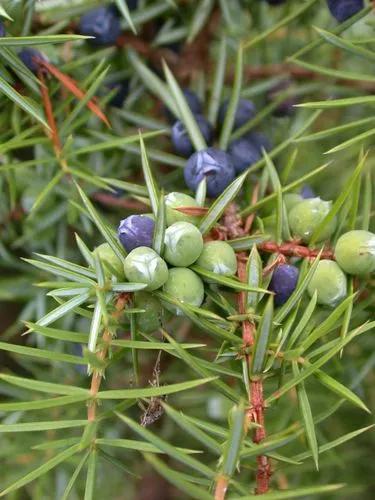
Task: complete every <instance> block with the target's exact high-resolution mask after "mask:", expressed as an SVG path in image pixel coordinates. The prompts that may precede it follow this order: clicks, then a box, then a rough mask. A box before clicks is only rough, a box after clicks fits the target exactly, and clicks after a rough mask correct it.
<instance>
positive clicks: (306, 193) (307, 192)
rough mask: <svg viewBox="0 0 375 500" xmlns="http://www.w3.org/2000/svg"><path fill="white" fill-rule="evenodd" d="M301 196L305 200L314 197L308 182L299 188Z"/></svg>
mask: <svg viewBox="0 0 375 500" xmlns="http://www.w3.org/2000/svg"><path fill="white" fill-rule="evenodd" d="M301 196H302V198H304V199H305V200H306V199H308V198H316V194H315V193H314V191H313V190H312V189H311V187H310V186H309V185H308V184H305V185H304V186H303V188H302V189H301Z"/></svg>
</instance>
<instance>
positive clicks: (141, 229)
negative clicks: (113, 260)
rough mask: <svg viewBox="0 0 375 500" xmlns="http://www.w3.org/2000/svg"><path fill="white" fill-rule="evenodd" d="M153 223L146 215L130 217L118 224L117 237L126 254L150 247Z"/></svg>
mask: <svg viewBox="0 0 375 500" xmlns="http://www.w3.org/2000/svg"><path fill="white" fill-rule="evenodd" d="M154 228H155V222H154V221H153V220H152V219H151V218H150V217H147V216H146V215H130V216H129V217H127V218H126V219H123V220H122V221H121V222H120V225H119V227H118V237H119V240H120V242H121V244H122V245H123V247H124V248H125V250H126V251H127V252H130V251H131V250H133V249H134V248H137V247H151V246H152V239H153V236H154Z"/></svg>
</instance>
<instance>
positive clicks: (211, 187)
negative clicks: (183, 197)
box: [184, 148, 235, 198]
mask: <svg viewBox="0 0 375 500" xmlns="http://www.w3.org/2000/svg"><path fill="white" fill-rule="evenodd" d="M184 177H185V182H186V184H187V186H188V187H189V188H190V189H191V190H193V191H195V190H196V189H197V188H198V186H199V183H200V182H201V181H202V180H203V178H204V177H206V180H207V194H208V196H210V197H211V198H215V197H216V196H218V195H219V194H221V193H222V192H223V191H224V189H225V188H226V187H227V186H228V185H229V184H230V183H231V182H232V181H233V179H234V177H235V170H234V166H233V163H232V160H231V158H230V156H229V155H228V154H227V153H225V152H224V151H222V150H221V149H216V148H207V149H203V150H202V151H198V152H196V153H194V154H193V155H192V156H190V158H189V160H188V161H187V163H186V165H185V169H184Z"/></svg>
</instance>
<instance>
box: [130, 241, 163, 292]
mask: <svg viewBox="0 0 375 500" xmlns="http://www.w3.org/2000/svg"><path fill="white" fill-rule="evenodd" d="M124 270H125V276H126V279H127V280H128V281H130V282H133V283H145V284H146V285H147V287H146V290H149V291H152V290H156V289H157V288H160V287H161V286H163V285H164V283H165V282H166V281H167V279H168V267H167V264H166V263H165V262H164V260H163V259H162V258H161V257H160V256H159V255H158V254H157V253H156V252H155V250H153V249H152V248H147V247H138V248H135V249H134V250H132V251H131V252H130V253H129V255H127V256H126V259H125V262H124Z"/></svg>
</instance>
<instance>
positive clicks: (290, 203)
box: [283, 193, 303, 212]
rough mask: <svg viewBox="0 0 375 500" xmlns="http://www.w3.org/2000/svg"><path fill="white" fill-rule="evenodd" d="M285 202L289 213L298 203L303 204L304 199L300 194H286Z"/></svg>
mask: <svg viewBox="0 0 375 500" xmlns="http://www.w3.org/2000/svg"><path fill="white" fill-rule="evenodd" d="M283 201H284V203H285V207H286V211H287V212H289V211H290V210H292V208H293V207H295V206H296V205H297V204H298V203H301V202H302V201H303V198H302V196H301V195H300V194H298V193H286V194H284V196H283Z"/></svg>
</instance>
